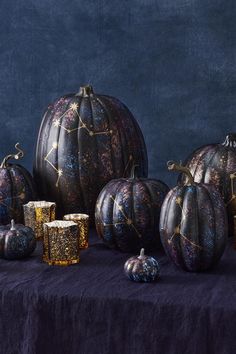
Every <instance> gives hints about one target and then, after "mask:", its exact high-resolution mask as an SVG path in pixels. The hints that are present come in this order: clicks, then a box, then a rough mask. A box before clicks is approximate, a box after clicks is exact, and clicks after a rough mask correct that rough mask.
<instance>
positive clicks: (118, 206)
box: [98, 195, 142, 238]
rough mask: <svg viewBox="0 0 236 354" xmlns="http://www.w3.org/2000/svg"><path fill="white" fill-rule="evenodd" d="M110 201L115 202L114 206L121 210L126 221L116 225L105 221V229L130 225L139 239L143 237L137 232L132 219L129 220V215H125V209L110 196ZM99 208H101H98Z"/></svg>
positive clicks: (103, 223)
mask: <svg viewBox="0 0 236 354" xmlns="http://www.w3.org/2000/svg"><path fill="white" fill-rule="evenodd" d="M110 199H111V200H112V201H113V202H114V204H115V205H116V206H117V208H118V209H119V211H120V212H121V214H122V215H123V216H124V218H125V220H124V221H121V222H116V223H112V224H107V223H105V222H104V221H102V225H103V226H104V227H107V226H116V225H128V226H130V227H132V228H133V229H134V231H135V232H136V234H137V235H138V237H139V238H141V237H142V235H141V234H140V233H139V231H138V230H137V228H136V227H135V225H134V222H133V220H132V219H130V218H128V217H127V215H126V214H125V212H124V210H123V207H122V206H121V205H119V204H118V203H117V201H116V200H115V198H114V197H113V196H112V195H110ZM98 208H99V206H98ZM99 209H100V208H99Z"/></svg>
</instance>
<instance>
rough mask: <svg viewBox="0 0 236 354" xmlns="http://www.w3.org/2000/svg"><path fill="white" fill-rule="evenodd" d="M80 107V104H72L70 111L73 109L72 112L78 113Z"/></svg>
mask: <svg viewBox="0 0 236 354" xmlns="http://www.w3.org/2000/svg"><path fill="white" fill-rule="evenodd" d="M78 107H79V105H78V103H75V102H74V103H71V104H70V109H72V111H77V109H78Z"/></svg>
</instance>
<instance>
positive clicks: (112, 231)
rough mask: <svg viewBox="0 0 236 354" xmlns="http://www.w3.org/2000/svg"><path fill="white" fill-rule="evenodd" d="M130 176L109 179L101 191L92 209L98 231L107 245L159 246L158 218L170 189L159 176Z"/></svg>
mask: <svg viewBox="0 0 236 354" xmlns="http://www.w3.org/2000/svg"><path fill="white" fill-rule="evenodd" d="M135 171H136V170H135V166H134V167H133V169H132V172H131V178H128V179H127V178H121V179H117V180H112V181H110V182H109V183H108V184H107V185H106V186H105V187H104V188H103V190H102V191H101V193H100V195H99V197H98V200H97V204H96V210H95V222H96V228H97V232H98V235H99V236H100V237H101V238H102V240H103V241H104V243H105V244H106V245H107V246H108V247H110V248H118V249H119V250H121V251H123V252H135V253H137V252H138V251H139V250H140V249H141V248H145V249H147V250H153V249H156V248H159V247H160V246H161V242H160V235H159V218H160V211H161V205H162V203H163V201H164V198H165V196H166V194H167V192H168V191H169V188H168V187H167V185H166V184H164V183H163V182H161V181H159V180H155V179H148V178H137V177H136V172H135Z"/></svg>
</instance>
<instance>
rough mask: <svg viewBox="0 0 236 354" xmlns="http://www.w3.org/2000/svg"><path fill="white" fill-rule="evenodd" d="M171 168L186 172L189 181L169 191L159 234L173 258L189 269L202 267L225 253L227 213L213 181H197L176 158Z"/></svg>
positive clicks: (210, 264) (217, 259)
mask: <svg viewBox="0 0 236 354" xmlns="http://www.w3.org/2000/svg"><path fill="white" fill-rule="evenodd" d="M168 169H169V170H175V171H179V172H182V173H185V174H186V177H187V178H186V182H185V183H184V184H183V185H179V186H177V187H175V188H173V189H171V190H170V191H169V193H168V194H167V196H166V198H165V201H164V203H163V205H162V210H161V216H160V234H161V241H162V244H163V247H164V249H165V251H166V253H167V255H168V256H169V257H170V258H171V259H172V260H173V262H174V263H175V264H176V265H177V266H180V267H181V268H183V269H184V270H187V271H192V272H197V271H203V270H206V269H209V268H211V267H212V266H214V265H215V264H216V263H217V262H218V261H219V259H220V257H221V256H222V254H223V252H224V249H225V245H226V238H227V230H228V223H227V215H226V210H225V205H224V202H223V199H222V197H221V195H220V192H219V191H218V189H217V188H216V187H215V186H214V185H210V184H205V183H196V182H194V180H193V177H192V175H191V173H190V171H189V169H188V168H186V167H183V166H180V165H178V164H176V163H174V162H169V163H168Z"/></svg>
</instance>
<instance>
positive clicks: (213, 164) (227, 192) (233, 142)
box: [180, 133, 236, 234]
mask: <svg viewBox="0 0 236 354" xmlns="http://www.w3.org/2000/svg"><path fill="white" fill-rule="evenodd" d="M184 165H185V166H186V167H188V168H189V170H190V172H191V174H192V175H193V178H194V181H195V182H198V183H200V182H203V183H211V184H214V185H216V186H217V187H218V188H219V191H220V192H221V195H222V196H223V199H224V201H225V204H226V206H227V213H228V218H229V225H230V231H231V232H230V233H231V234H232V230H233V216H234V215H235V214H236V134H233V133H231V134H229V135H227V136H226V138H225V141H224V143H223V144H210V145H205V146H202V147H200V148H198V149H197V150H195V151H194V152H193V153H192V154H191V155H190V156H189V157H188V158H187V159H186V161H185V163H184ZM180 178H181V180H182V181H183V182H184V181H186V176H185V175H184V174H183V175H181V177H180Z"/></svg>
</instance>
